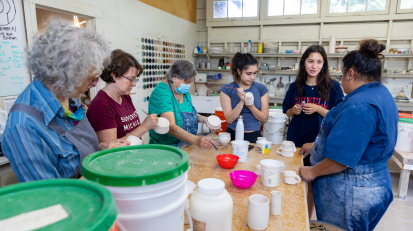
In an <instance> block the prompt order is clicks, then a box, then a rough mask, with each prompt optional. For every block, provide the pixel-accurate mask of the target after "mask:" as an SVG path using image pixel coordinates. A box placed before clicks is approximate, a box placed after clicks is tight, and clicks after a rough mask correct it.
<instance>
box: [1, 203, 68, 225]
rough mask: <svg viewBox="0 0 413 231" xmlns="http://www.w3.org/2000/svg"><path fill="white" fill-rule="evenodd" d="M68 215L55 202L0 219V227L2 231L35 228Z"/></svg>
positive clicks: (52, 222)
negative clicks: (48, 205) (45, 206)
mask: <svg viewBox="0 0 413 231" xmlns="http://www.w3.org/2000/svg"><path fill="white" fill-rule="evenodd" d="M68 216H69V215H68V214H67V212H66V210H65V209H64V208H63V207H62V205H61V204H57V205H52V206H50V207H47V208H43V209H38V210H35V211H31V212H27V213H22V214H20V215H17V216H14V217H10V218H7V219H4V220H0V227H1V230H3V231H9V230H10V231H26V230H35V229H40V228H43V227H45V226H48V225H51V224H54V223H56V222H58V221H61V220H63V219H66V218H67V217H68Z"/></svg>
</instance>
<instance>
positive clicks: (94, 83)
mask: <svg viewBox="0 0 413 231" xmlns="http://www.w3.org/2000/svg"><path fill="white" fill-rule="evenodd" d="M100 75H101V74H99V75H97V76H96V77H95V79H94V80H92V81H88V83H89V89H90V88H92V87H96V85H97V84H98V82H99V77H100Z"/></svg>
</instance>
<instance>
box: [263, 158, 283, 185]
mask: <svg viewBox="0 0 413 231" xmlns="http://www.w3.org/2000/svg"><path fill="white" fill-rule="evenodd" d="M260 164H261V184H263V185H264V186H267V187H277V186H278V184H279V183H280V174H281V173H283V172H284V170H285V164H284V163H283V162H281V161H278V160H271V159H264V160H261V161H260Z"/></svg>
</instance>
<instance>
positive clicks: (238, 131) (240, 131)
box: [235, 115, 244, 140]
mask: <svg viewBox="0 0 413 231" xmlns="http://www.w3.org/2000/svg"><path fill="white" fill-rule="evenodd" d="M242 118H243V117H242V115H240V116H239V117H238V121H237V126H236V127H235V140H244V122H243V121H242Z"/></svg>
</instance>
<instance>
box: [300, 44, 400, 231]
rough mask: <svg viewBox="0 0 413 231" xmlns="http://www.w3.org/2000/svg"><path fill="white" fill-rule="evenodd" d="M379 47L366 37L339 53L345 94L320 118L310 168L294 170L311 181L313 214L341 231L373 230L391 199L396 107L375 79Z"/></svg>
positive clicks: (379, 65)
mask: <svg viewBox="0 0 413 231" xmlns="http://www.w3.org/2000/svg"><path fill="white" fill-rule="evenodd" d="M384 49H385V46H384V45H382V44H379V42H378V41H377V40H375V39H366V40H363V41H361V42H360V48H359V50H356V51H352V52H349V53H348V54H347V55H346V56H345V57H344V58H343V77H342V86H343V89H344V92H346V93H347V94H348V95H347V96H345V97H344V100H343V102H341V103H340V104H338V105H337V106H336V107H335V108H333V109H332V110H330V111H329V112H328V113H327V115H326V116H325V117H324V120H323V122H322V124H321V128H320V132H319V134H318V136H317V138H316V141H315V143H314V146H313V147H312V151H311V165H312V167H302V168H301V169H300V175H301V176H302V178H303V179H304V180H305V181H312V188H313V194H314V202H315V206H316V213H317V219H318V220H320V221H326V222H330V223H332V224H335V225H337V226H339V227H341V228H343V229H345V230H357V231H361V230H373V229H374V228H375V227H376V225H377V224H378V222H379V221H380V219H381V217H382V216H383V215H384V213H385V212H386V210H387V208H388V207H389V205H390V203H391V202H392V201H393V193H392V188H391V186H392V184H391V179H390V173H389V169H388V166H387V161H388V159H389V158H390V157H391V156H392V154H393V151H394V147H395V146H396V140H397V123H398V111H397V106H396V103H395V101H394V99H393V97H392V95H391V94H390V92H389V90H388V89H387V88H386V87H385V86H383V85H381V82H380V80H381V61H380V59H382V58H383V55H382V54H381V52H382V51H383V50H384ZM309 146H311V145H308V144H306V145H304V146H303V149H307V150H308V149H309ZM307 150H305V152H306V153H308V152H309V151H307Z"/></svg>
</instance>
